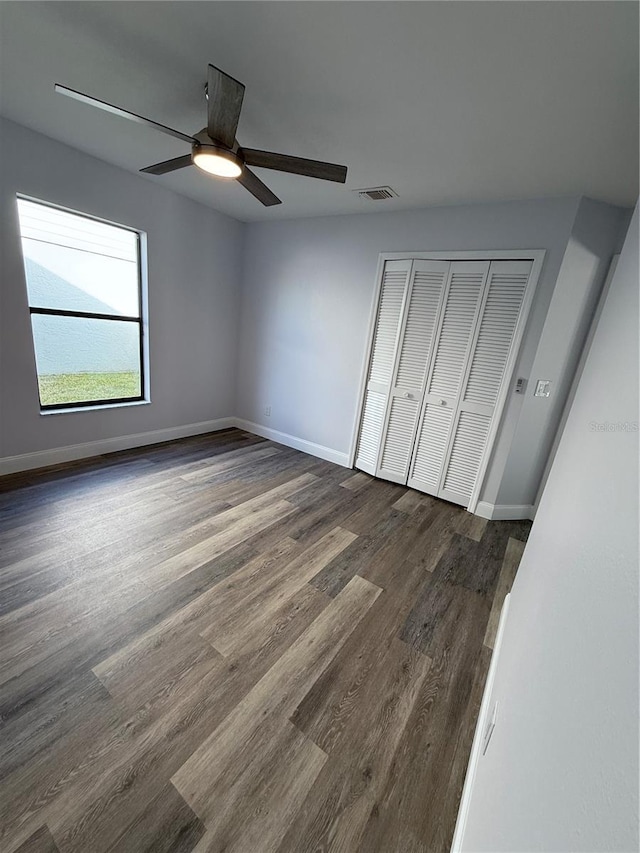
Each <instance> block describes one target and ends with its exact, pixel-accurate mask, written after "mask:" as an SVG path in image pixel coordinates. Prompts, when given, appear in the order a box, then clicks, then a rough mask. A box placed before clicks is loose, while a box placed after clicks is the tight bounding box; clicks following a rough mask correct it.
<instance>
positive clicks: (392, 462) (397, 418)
mask: <svg viewBox="0 0 640 853" xmlns="http://www.w3.org/2000/svg"><path fill="white" fill-rule="evenodd" d="M417 414H418V403H417V402H416V401H415V400H405V399H404V398H403V397H394V398H393V399H392V401H391V411H390V412H389V422H388V424H387V432H386V436H385V441H384V447H383V450H382V460H381V462H380V468H381V469H382V473H383V474H386V475H391V476H392V477H397V478H399V479H401V480H404V478H405V477H406V473H407V467H408V465H409V454H410V452H411V446H412V444H413V433H414V429H415V422H416V416H417Z"/></svg>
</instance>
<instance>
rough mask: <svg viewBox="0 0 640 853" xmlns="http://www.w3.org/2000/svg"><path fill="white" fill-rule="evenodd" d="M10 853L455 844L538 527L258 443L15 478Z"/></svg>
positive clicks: (7, 675)
mask: <svg viewBox="0 0 640 853" xmlns="http://www.w3.org/2000/svg"><path fill="white" fill-rule="evenodd" d="M0 491H1V493H0V549H1V556H0V589H1V590H2V594H1V597H0V611H1V616H0V637H1V639H0V643H1V648H2V659H1V661H0V714H1V720H2V726H1V745H0V774H1V778H2V781H1V802H0V824H1V833H2V834H1V835H0V849H2V850H3V851H5V853H13V851H16V850H19V851H21V853H26V851H29V853H44V851H47V853H50V851H59V853H103V852H104V851H123V852H124V851H127V852H128V851H131V853H140V852H141V851H154V853H162V851H167V853H168V851H175V853H178V851H180V853H183V851H184V853H187V851H192V850H196V851H198V853H205V851H215V852H216V853H223V851H224V853H231V851H236V852H237V851H240V852H241V853H270V851H274V852H275V851H279V853H285V852H286V853H316V851H341V853H424V851H444V850H448V849H449V845H450V843H451V838H452V834H453V828H454V824H455V819H456V813H457V808H458V803H459V799H460V795H461V790H462V784H463V781H464V774H465V770H466V765H467V761H468V757H469V752H470V748H471V741H472V736H473V730H474V725H475V720H476V716H477V713H478V708H479V704H480V699H481V695H482V689H483V685H484V681H485V677H486V673H487V668H488V664H489V659H490V655H491V649H492V647H493V641H494V638H495V632H496V629H497V618H498V615H499V611H500V606H501V604H502V601H503V600H504V596H505V595H506V593H507V592H508V590H509V588H510V585H511V583H512V581H513V577H514V575H515V571H516V569H517V565H518V562H519V559H520V556H521V553H522V548H523V546H524V540H525V539H526V536H527V533H528V528H529V524H528V523H526V522H490V523H487V522H485V521H483V520H482V519H479V518H477V517H475V516H472V515H470V514H469V513H467V512H466V511H464V510H462V509H460V508H459V507H455V506H453V505H451V504H448V503H444V502H442V501H438V500H435V499H433V498H430V497H427V496H425V495H421V494H419V493H418V492H414V491H411V490H407V489H406V488H404V487H401V486H396V485H392V484H390V483H386V482H382V481H379V480H374V479H372V478H371V477H368V476H367V475H365V474H362V473H357V472H355V471H349V470H346V469H344V468H340V467H338V466H336V465H332V464H331V463H328V462H324V461H321V460H318V459H316V458H313V457H310V456H306V455H304V454H302V453H299V452H298V451H295V450H290V449H289V448H286V447H282V446H279V445H276V444H273V443H272V442H269V441H263V440H262V439H259V438H257V437H255V436H251V435H248V434H246V433H242V432H240V431H238V430H229V431H226V432H222V433H216V434H213V435H209V436H202V437H198V438H193V439H186V440H183V441H179V442H174V443H170V444H165V445H158V446H154V447H150V448H143V449H139V450H135V451H128V452H124V453H119V454H113V455H110V456H108V457H102V458H100V459H95V460H90V461H85V462H79V463H74V464H70V465H66V466H60V468H58V469H57V470H55V469H48V470H46V471H43V472H39V473H27V474H24V475H20V476H14V477H11V478H4V479H3V480H0Z"/></svg>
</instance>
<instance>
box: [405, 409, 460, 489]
mask: <svg viewBox="0 0 640 853" xmlns="http://www.w3.org/2000/svg"><path fill="white" fill-rule="evenodd" d="M452 414H453V412H452V410H451V409H448V408H444V407H440V406H436V405H433V404H432V403H427V405H426V406H425V412H424V417H423V419H422V425H421V428H420V435H419V437H418V441H417V443H416V449H415V452H414V455H413V463H412V469H411V476H410V478H409V485H410V486H415V487H416V488H418V489H421V490H422V491H424V492H428V493H429V494H432V495H436V494H437V493H438V486H439V483H440V475H441V473H442V464H443V462H444V457H445V453H446V451H447V444H448V441H449V430H450V428H451V416H452Z"/></svg>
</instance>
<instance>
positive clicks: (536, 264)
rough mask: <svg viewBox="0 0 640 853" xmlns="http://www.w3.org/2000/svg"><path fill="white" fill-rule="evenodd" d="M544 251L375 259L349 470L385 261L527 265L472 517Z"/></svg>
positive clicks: (384, 254)
mask: <svg viewBox="0 0 640 853" xmlns="http://www.w3.org/2000/svg"><path fill="white" fill-rule="evenodd" d="M546 253H547V250H546V249H496V250H493V251H492V250H487V249H483V250H478V251H475V252H474V251H461V252H381V253H380V254H379V255H378V264H377V268H376V286H375V288H374V292H373V296H372V299H371V306H370V309H369V323H368V331H367V346H366V348H365V352H364V357H363V360H362V365H361V368H360V383H359V388H358V405H357V408H356V415H355V420H354V424H353V429H352V432H351V446H350V448H349V467H350V468H353V466H354V463H355V458H356V450H357V447H358V435H359V432H360V423H361V421H362V409H363V406H364V391H365V387H366V382H367V374H368V372H369V362H370V360H371V350H372V347H373V331H374V328H375V322H376V317H377V314H378V304H379V302H380V290H381V288H382V273H383V270H384V265H385V262H386V261H404V260H408V261H413V260H428V261H531V274H530V275H529V281H528V282H527V288H526V290H525V294H524V297H523V300H522V307H521V309H520V315H519V317H518V323H517V325H516V328H515V331H514V334H513V340H512V343H511V348H510V350H509V355H508V357H507V361H506V364H505V370H504V377H503V380H502V383H501V385H500V390H499V391H498V397H497V399H496V404H495V408H494V411H493V417H492V419H491V424H490V425H489V431H488V433H487V444H486V447H485V450H484V453H483V454H482V459H481V460H480V467H479V468H478V477H477V479H476V484H475V486H474V488H473V492H472V494H471V498H470V500H469V506H468V507H467V509H468V511H469V512H472V513H475V510H476V507H477V505H478V501H479V498H480V494H481V492H482V487H483V485H484V481H485V478H486V475H487V469H488V467H489V461H490V459H491V455H492V453H493V448H494V444H495V440H496V437H497V434H498V430H499V427H500V423H501V421H502V416H503V414H504V408H505V404H506V402H507V397H508V394H509V389H510V388H511V385H512V382H513V377H514V372H515V367H516V363H517V360H518V355H519V354H520V349H521V346H522V339H523V336H524V331H525V329H526V326H527V321H528V319H529V313H530V310H531V305H532V304H533V298H534V296H535V292H536V290H537V287H538V281H539V280H540V273H541V271H542V267H543V264H544V259H545V256H546Z"/></svg>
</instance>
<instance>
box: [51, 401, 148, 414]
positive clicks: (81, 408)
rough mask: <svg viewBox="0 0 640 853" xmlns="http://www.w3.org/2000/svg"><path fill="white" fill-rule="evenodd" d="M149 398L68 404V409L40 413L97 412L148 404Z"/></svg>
mask: <svg viewBox="0 0 640 853" xmlns="http://www.w3.org/2000/svg"><path fill="white" fill-rule="evenodd" d="M150 403H151V400H132V401H131V402H130V403H129V402H125V403H100V404H99V405H97V406H69V408H68V409H45V410H44V411H43V410H42V409H41V410H40V414H41V415H46V416H47V417H48V416H49V415H71V414H75V413H76V412H97V411H100V410H101V409H122V408H131V407H132V406H148V405H149V404H150Z"/></svg>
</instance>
